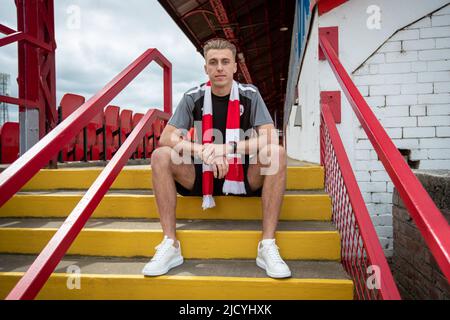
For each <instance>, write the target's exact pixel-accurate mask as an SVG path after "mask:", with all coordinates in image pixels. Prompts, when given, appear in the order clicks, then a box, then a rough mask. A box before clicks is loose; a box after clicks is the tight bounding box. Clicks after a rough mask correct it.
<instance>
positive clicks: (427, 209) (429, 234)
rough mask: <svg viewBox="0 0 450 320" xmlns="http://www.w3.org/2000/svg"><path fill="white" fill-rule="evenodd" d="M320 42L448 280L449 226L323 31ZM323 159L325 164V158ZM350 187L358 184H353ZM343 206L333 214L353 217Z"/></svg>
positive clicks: (345, 246) (345, 244) (346, 247)
mask: <svg viewBox="0 0 450 320" xmlns="http://www.w3.org/2000/svg"><path fill="white" fill-rule="evenodd" d="M319 44H320V48H321V50H322V52H323V53H324V55H325V57H326V59H327V60H328V62H329V65H330V67H331V69H332V70H333V72H334V74H335V76H336V78H337V80H338V81H339V83H340V85H341V88H342V90H343V92H344V93H345V95H346V97H347V99H348V101H349V102H350V105H351V106H352V108H353V111H354V112H355V114H356V116H357V117H358V119H359V121H360V123H361V125H362V127H363V128H364V131H365V132H366V134H367V136H368V138H369V140H370V142H371V143H372V145H373V147H374V149H375V151H376V152H377V154H378V157H379V159H380V160H381V162H382V163H383V166H384V167H385V169H386V171H387V172H388V174H389V176H390V178H391V180H392V182H393V183H394V185H395V187H396V188H397V190H398V193H399V195H400V197H401V198H402V200H403V202H404V203H405V206H406V208H407V209H408V211H409V214H410V215H411V216H412V218H413V219H414V222H415V223H416V225H417V227H418V229H419V230H420V232H421V234H422V236H423V237H424V239H425V242H426V243H427V245H428V246H429V248H430V250H431V252H432V254H433V256H434V258H435V259H436V262H437V264H438V265H439V267H440V268H441V270H442V272H443V274H444V276H445V277H446V278H447V280H450V227H449V225H448V223H447V221H446V219H445V218H444V217H443V215H442V214H441V212H440V211H439V209H438V208H437V207H436V205H435V204H434V202H433V201H432V200H431V198H430V196H429V195H428V193H427V192H426V190H425V189H424V188H423V186H422V185H421V183H420V181H419V180H418V179H417V178H416V176H415V175H414V173H413V172H412V171H411V169H410V168H409V167H408V165H407V163H406V162H405V160H404V159H403V157H402V155H401V154H400V152H399V151H398V150H397V148H396V146H395V145H394V143H393V142H392V140H391V139H390V138H389V136H388V135H387V133H386V131H385V130H384V129H383V127H382V126H381V124H380V122H379V121H378V119H377V118H376V116H375V115H374V113H373V112H372V110H371V109H370V107H369V106H368V104H367V102H366V101H365V100H364V98H363V97H362V95H361V94H360V92H359V91H358V89H357V88H356V86H355V85H354V83H353V82H352V80H351V78H350V76H349V75H348V73H347V71H346V70H345V69H344V67H343V66H342V64H341V63H340V61H339V58H338V56H337V54H336V52H335V51H334V49H333V47H332V45H331V43H330V41H329V40H328V39H327V37H326V34H325V33H324V34H322V35H320V36H319ZM328 129H329V128H328ZM324 142H325V141H324ZM331 142H333V141H331ZM323 147H325V145H323ZM336 156H339V154H336ZM324 163H325V165H327V162H326V161H325V162H324ZM328 165H329V164H328ZM346 169H348V170H350V167H347V168H346ZM341 170H342V174H343V173H344V172H343V170H344V168H341ZM325 171H326V174H327V168H325ZM328 174H331V172H328ZM343 177H345V176H343ZM334 183H338V181H334ZM345 183H347V181H345ZM330 187H331V186H330ZM353 187H357V186H356V185H353ZM347 188H349V186H347ZM347 190H348V189H347ZM339 196H340V197H344V196H347V195H345V194H340V195H339ZM338 199H339V198H338ZM344 209H345V208H342V209H341V208H339V207H338V208H337V210H338V211H337V212H335V213H334V214H336V215H344V216H347V218H345V219H352V217H356V216H351V212H345V211H342V210H344ZM353 209H355V208H353ZM351 232H353V231H351ZM359 232H361V233H364V232H366V230H365V229H362V228H361V229H359ZM373 236H376V235H373ZM350 239H353V238H350ZM363 240H364V238H363ZM373 240H374V239H373ZM342 244H343V252H345V250H351V251H352V252H354V253H355V252H357V251H355V250H357V248H358V244H357V243H345V242H343V243H342ZM348 246H350V247H348ZM362 272H365V270H362ZM382 276H383V275H382Z"/></svg>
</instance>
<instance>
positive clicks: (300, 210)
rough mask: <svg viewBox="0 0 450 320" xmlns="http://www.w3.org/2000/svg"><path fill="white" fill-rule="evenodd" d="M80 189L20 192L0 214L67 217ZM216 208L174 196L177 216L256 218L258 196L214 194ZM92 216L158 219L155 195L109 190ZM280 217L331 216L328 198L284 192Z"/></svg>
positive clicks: (313, 193)
mask: <svg viewBox="0 0 450 320" xmlns="http://www.w3.org/2000/svg"><path fill="white" fill-rule="evenodd" d="M83 194H84V192H82V191H72V192H69V191H34V192H31V191H30V192H19V193H17V194H16V195H15V196H14V197H12V198H11V199H10V200H9V201H8V202H7V203H6V204H4V205H3V206H2V207H1V208H0V217H66V216H67V215H68V214H69V213H70V212H71V211H72V210H73V208H75V206H76V204H77V203H78V202H79V201H80V200H81V198H82V196H83ZM214 199H215V202H216V207H214V208H212V209H208V210H205V211H204V210H202V207H201V204H202V198H201V197H183V196H180V195H178V196H177V218H179V219H236V220H259V219H261V217H262V207H261V197H239V196H220V197H219V196H217V197H215V198H214ZM93 217H94V218H157V217H158V210H157V205H156V200H155V196H154V195H153V194H151V192H148V191H136V190H131V191H116V192H109V193H108V194H106V195H105V197H104V198H103V200H102V201H101V202H100V204H99V206H98V207H97V209H96V210H95V211H94V215H93ZM280 219H282V220H321V221H329V220H330V219H331V199H330V197H329V195H328V194H326V193H325V192H324V191H318V190H313V191H307V190H305V191H299V192H297V193H295V194H289V193H288V194H285V195H284V200H283V205H282V209H281V216H280Z"/></svg>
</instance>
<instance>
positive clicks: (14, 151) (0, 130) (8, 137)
mask: <svg viewBox="0 0 450 320" xmlns="http://www.w3.org/2000/svg"><path fill="white" fill-rule="evenodd" d="M18 157H19V123H18V122H5V123H4V124H3V126H2V127H0V160H1V161H0V163H3V164H6V163H7V164H9V163H13V162H14V161H15V160H17V158H18Z"/></svg>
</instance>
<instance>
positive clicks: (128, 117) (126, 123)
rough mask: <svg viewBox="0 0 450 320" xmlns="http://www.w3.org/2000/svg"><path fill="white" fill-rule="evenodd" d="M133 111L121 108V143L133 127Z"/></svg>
mask: <svg viewBox="0 0 450 320" xmlns="http://www.w3.org/2000/svg"><path fill="white" fill-rule="evenodd" d="M132 120H133V111H132V110H127V109H125V110H122V111H121V112H120V134H121V137H120V143H121V144H123V142H124V141H125V139H126V138H127V137H128V135H129V134H130V133H131V130H132V129H133V123H132Z"/></svg>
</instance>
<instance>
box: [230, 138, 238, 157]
mask: <svg viewBox="0 0 450 320" xmlns="http://www.w3.org/2000/svg"><path fill="white" fill-rule="evenodd" d="M228 144H229V145H231V146H232V147H233V149H232V150H233V151H232V152H231V154H236V152H237V142H236V141H230V142H228Z"/></svg>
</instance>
